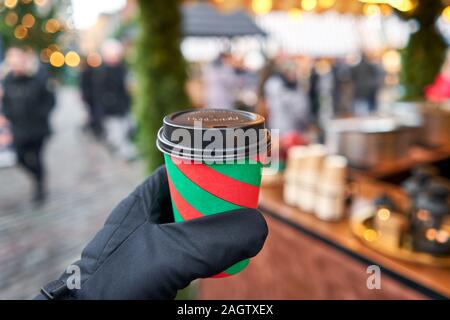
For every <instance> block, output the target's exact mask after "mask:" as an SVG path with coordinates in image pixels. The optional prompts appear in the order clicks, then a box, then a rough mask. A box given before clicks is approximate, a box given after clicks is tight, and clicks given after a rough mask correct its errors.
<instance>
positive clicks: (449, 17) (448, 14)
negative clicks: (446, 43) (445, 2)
mask: <svg viewBox="0 0 450 320" xmlns="http://www.w3.org/2000/svg"><path fill="white" fill-rule="evenodd" d="M442 18H443V19H444V21H445V22H448V23H450V6H447V7H445V9H444V10H443V11H442Z"/></svg>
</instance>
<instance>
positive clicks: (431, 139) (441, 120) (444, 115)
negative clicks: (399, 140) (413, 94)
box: [420, 103, 450, 147]
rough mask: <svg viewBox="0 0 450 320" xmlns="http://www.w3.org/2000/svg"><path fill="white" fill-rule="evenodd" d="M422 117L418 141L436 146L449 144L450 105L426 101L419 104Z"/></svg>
mask: <svg viewBox="0 0 450 320" xmlns="http://www.w3.org/2000/svg"><path fill="white" fill-rule="evenodd" d="M421 112H422V117H423V128H422V134H421V135H420V138H421V139H420V142H421V143H423V144H425V145H427V146H433V147H438V146H442V145H448V144H450V105H449V104H445V103H441V104H435V103H426V104H424V105H422V106H421Z"/></svg>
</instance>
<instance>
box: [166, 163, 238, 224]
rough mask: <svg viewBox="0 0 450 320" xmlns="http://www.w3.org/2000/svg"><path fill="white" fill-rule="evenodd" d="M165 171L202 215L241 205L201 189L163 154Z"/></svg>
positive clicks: (184, 196)
mask: <svg viewBox="0 0 450 320" xmlns="http://www.w3.org/2000/svg"><path fill="white" fill-rule="evenodd" d="M165 158H166V168H167V173H168V175H169V177H170V179H171V180H172V183H173V184H174V186H175V188H176V189H177V191H178V193H180V195H181V196H182V197H183V198H184V199H185V200H186V201H187V202H189V204H190V205H191V206H192V207H194V208H195V209H197V210H198V211H200V212H201V213H203V214H204V215H210V214H215V213H219V212H225V211H232V210H237V209H240V208H242V207H240V206H238V205H235V204H233V203H230V202H227V201H225V200H222V199H220V198H218V197H216V196H215V195H213V194H211V193H209V192H208V191H206V190H203V189H202V188H200V187H199V186H198V185H196V184H194V183H193V182H192V181H191V180H189V179H188V178H187V177H186V176H185V175H184V174H183V173H182V172H181V171H180V170H179V169H178V168H177V167H176V165H175V164H174V163H173V162H172V159H170V157H169V156H167V155H165Z"/></svg>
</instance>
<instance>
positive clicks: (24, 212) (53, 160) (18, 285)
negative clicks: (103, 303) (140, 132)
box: [0, 87, 144, 299]
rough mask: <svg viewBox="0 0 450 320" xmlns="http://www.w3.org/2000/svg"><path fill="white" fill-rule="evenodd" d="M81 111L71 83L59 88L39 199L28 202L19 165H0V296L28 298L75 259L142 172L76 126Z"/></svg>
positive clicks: (136, 164) (28, 192) (139, 166)
mask: <svg viewBox="0 0 450 320" xmlns="http://www.w3.org/2000/svg"><path fill="white" fill-rule="evenodd" d="M84 117H85V115H84V110H83V107H82V103H81V101H80V98H79V94H78V91H77V90H75V89H73V88H67V87H64V88H62V89H60V90H59V93H58V106H57V108H56V109H55V111H54V113H53V115H52V123H53V128H54V134H53V136H52V137H51V139H50V140H49V143H48V145H47V148H46V163H47V167H48V174H49V177H48V183H49V199H48V202H47V203H46V204H45V205H44V206H42V207H40V208H34V207H33V206H32V205H31V203H30V199H31V186H30V183H29V180H28V179H27V177H26V175H25V174H24V173H23V171H21V170H20V169H19V168H17V167H14V168H7V169H0V299H29V298H33V297H34V296H35V295H36V294H37V293H38V291H39V288H40V287H41V286H42V285H43V284H45V283H46V282H48V281H51V280H54V279H55V278H56V277H58V276H59V275H60V274H61V273H62V272H63V271H64V270H65V268H66V267H67V266H68V265H69V264H70V263H71V262H73V261H75V260H77V259H79V255H80V253H81V249H82V248H83V247H84V245H86V243H87V242H88V241H89V240H90V239H91V238H92V237H93V236H94V234H95V233H96V231H97V230H98V229H99V228H100V227H101V225H102V224H103V223H104V221H105V219H106V217H107V216H108V214H109V212H110V211H111V209H113V208H114V206H115V205H116V204H117V203H118V202H119V201H120V200H121V199H122V198H123V197H124V196H126V195H127V194H128V193H130V192H131V191H132V190H133V189H134V188H135V186H137V185H138V184H139V183H140V182H141V181H142V180H143V179H144V174H143V172H144V170H143V166H142V164H141V163H139V162H134V163H126V162H124V161H123V160H120V159H117V158H115V157H114V156H113V155H111V154H110V153H109V152H108V150H107V149H106V148H105V147H104V146H103V145H102V144H100V143H98V142H95V141H93V139H92V138H91V137H90V136H89V135H87V134H86V133H83V131H82V129H81V128H82V124H83V122H84Z"/></svg>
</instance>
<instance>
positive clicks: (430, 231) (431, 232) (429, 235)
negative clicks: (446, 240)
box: [425, 229, 437, 241]
mask: <svg viewBox="0 0 450 320" xmlns="http://www.w3.org/2000/svg"><path fill="white" fill-rule="evenodd" d="M436 234H437V230H436V229H428V230H427V232H426V233H425V237H426V238H427V239H428V240H429V241H433V240H434V239H436Z"/></svg>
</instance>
